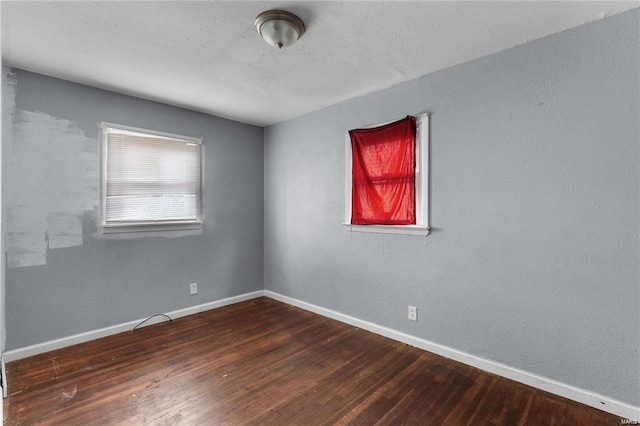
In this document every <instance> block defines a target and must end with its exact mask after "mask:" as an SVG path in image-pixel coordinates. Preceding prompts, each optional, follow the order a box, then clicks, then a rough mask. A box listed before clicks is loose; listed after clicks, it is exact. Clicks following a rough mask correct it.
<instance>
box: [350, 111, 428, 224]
mask: <svg viewBox="0 0 640 426" xmlns="http://www.w3.org/2000/svg"><path fill="white" fill-rule="evenodd" d="M349 136H351V153H352V168H351V170H352V183H351V223H352V224H354V225H376V224H377V225H415V223H416V209H415V169H416V159H415V138H416V119H415V117H411V116H407V117H406V118H404V119H402V120H399V121H396V122H393V123H390V124H386V125H384V126H380V127H376V128H373V129H357V130H351V131H350V132H349Z"/></svg>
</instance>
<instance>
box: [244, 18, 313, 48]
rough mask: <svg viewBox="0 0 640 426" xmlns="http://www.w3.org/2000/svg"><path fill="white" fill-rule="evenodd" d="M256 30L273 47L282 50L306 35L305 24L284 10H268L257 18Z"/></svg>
mask: <svg viewBox="0 0 640 426" xmlns="http://www.w3.org/2000/svg"><path fill="white" fill-rule="evenodd" d="M256 30H258V32H259V33H260V35H261V36H262V38H263V39H264V40H265V41H266V42H267V43H269V44H270V45H271V46H274V47H277V48H279V49H282V48H283V47H288V46H291V45H292V44H293V43H295V42H296V41H297V40H298V39H299V38H300V37H302V34H304V30H305V28H304V22H302V19H300V18H298V17H297V16H296V15H294V14H293V13H289V12H286V11H284V10H268V11H266V12H262V13H261V14H260V15H258V16H257V17H256Z"/></svg>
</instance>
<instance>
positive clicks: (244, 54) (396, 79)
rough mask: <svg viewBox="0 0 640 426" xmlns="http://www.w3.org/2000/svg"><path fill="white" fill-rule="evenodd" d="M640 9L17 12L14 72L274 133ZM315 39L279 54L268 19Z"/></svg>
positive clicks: (189, 7) (204, 7)
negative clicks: (280, 16)
mask: <svg viewBox="0 0 640 426" xmlns="http://www.w3.org/2000/svg"><path fill="white" fill-rule="evenodd" d="M639 6H640V2H638V1H634V2H608V1H605V2H522V1H514V2H484V1H474V2H454V1H448V2H428V1H414V2H394V1H385V2H302V1H297V2H273V1H229V2H221V1H206V2H205V1H199V2H188V1H155V2H129V1H127V2H121V1H102V2H87V1H83V2H67V1H60V2H58V1H47V2H7V1H3V2H2V3H1V5H0V8H1V9H0V13H1V19H2V21H1V23H2V59H3V61H4V63H5V64H7V65H10V66H14V67H18V68H22V69H26V70H29V71H34V72H37V73H41V74H45V75H50V76H54V77H59V78H62V79H66V80H71V81H76V82H79V83H83V84H88V85H91V86H96V87H100V88H104V89H108V90H112V91H115V92H120V93H125V94H130V95H133V96H138V97H141V98H145V99H151V100H154V101H159V102H163V103H166V104H170V105H176V106H180V107H184V108H188V109H192V110H196V111H202V112H205V113H209V114H214V115H218V116H221V117H227V118H231V119H234V120H238V121H242V122H245V123H251V124H256V125H259V126H267V125H270V124H274V123H278V122H281V121H284V120H287V119H290V118H293V117H296V116H299V115H302V114H305V113H308V112H311V111H314V110H318V109H320V108H323V107H326V106H329V105H332V104H335V103H338V102H341V101H343V100H346V99H350V98H353V97H356V96H360V95H363V94H367V93H371V92H374V91H377V90H380V89H383V88H386V87H390V86H393V85H396V84H398V83H401V82H403V81H407V80H411V79H414V78H416V77H419V76H421V75H424V74H428V73H432V72H435V71H438V70H441V69H444V68H447V67H450V66H452V65H456V64H459V63H463V62H467V61H470V60H472V59H475V58H479V57H482V56H485V55H488V54H491V53H495V52H499V51H501V50H504V49H508V48H510V47H512V46H516V45H519V44H522V43H526V42H528V41H531V40H534V39H537V38H540V37H544V36H546V35H549V34H552V33H556V32H558V31H562V30H565V29H568V28H572V27H575V26H578V25H581V24H584V23H587V22H590V21H594V20H598V19H602V18H604V17H606V16H610V15H614V14H617V13H620V12H623V11H625V10H629V9H632V8H635V7H639ZM274 8H277V9H284V10H287V11H290V12H293V13H295V14H297V15H298V16H300V17H301V18H302V19H303V21H304V22H305V24H306V27H307V31H306V33H305V34H304V36H303V37H302V38H301V39H300V40H299V41H298V43H296V44H295V45H293V46H291V47H289V48H285V49H282V50H278V49H276V48H273V47H271V46H269V45H267V44H266V43H265V42H264V41H263V40H262V39H261V38H260V36H259V35H258V34H257V32H256V30H255V27H254V20H255V17H256V16H257V15H258V14H259V13H260V12H263V11H265V10H268V9H274Z"/></svg>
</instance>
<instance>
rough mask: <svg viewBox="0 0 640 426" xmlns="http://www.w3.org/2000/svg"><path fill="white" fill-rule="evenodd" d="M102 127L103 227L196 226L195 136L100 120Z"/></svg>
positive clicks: (198, 157) (198, 181)
mask: <svg viewBox="0 0 640 426" xmlns="http://www.w3.org/2000/svg"><path fill="white" fill-rule="evenodd" d="M102 128H103V133H104V135H103V153H104V162H103V188H102V189H103V199H102V202H103V203H102V213H103V221H102V226H103V231H106V232H109V231H110V230H111V231H112V232H113V231H114V230H115V231H116V232H117V230H118V229H119V230H120V231H131V230H144V229H146V228H147V227H154V229H155V228H160V229H166V228H167V227H168V226H172V227H177V228H178V229H183V228H184V227H188V226H194V225H196V226H199V225H201V214H200V201H201V188H202V182H201V174H202V173H201V170H202V166H201V161H202V160H201V157H202V144H201V140H200V139H194V138H188V137H183V136H177V135H169V134H163V133H157V132H151V131H147V130H142V129H133V128H130V127H124V126H117V125H112V124H104V123H103V125H102ZM138 227H144V228H142V229H135V228H138Z"/></svg>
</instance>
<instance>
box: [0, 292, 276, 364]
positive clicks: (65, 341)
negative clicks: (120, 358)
mask: <svg viewBox="0 0 640 426" xmlns="http://www.w3.org/2000/svg"><path fill="white" fill-rule="evenodd" d="M262 296H264V291H263V290H258V291H254V292H252V293H245V294H241V295H239V296H233V297H227V298H226V299H220V300H215V301H213V302H208V303H203V304H202V305H196V306H190V307H188V308H184V309H178V310H177V311H173V312H167V313H166V315H168V316H170V317H171V318H173V319H176V318H180V317H185V316H187V315H192V314H197V313H198V312H203V311H207V310H209V309H215V308H220V307H222V306H227V305H233V304H234V303H239V302H244V301H245V300H250V299H255V298H257V297H262ZM142 321H144V318H141V319H138V320H135V321H129V322H125V323H122V324H117V325H112V326H111V327H105V328H101V329H98V330H92V331H87V332H85V333H80V334H75V335H73V336H68V337H63V338H61V339H56V340H51V341H49V342H44V343H38V344H37V345H32V346H27V347H25V348H20V349H13V350H10V351H7V352H5V353H4V358H5V360H6V361H7V362H10V361H15V360H18V359H22V358H26V357H29V356H32V355H38V354H41V353H44V352H49V351H53V350H55V349H60V348H64V347H67V346H71V345H75V344H78V343H83V342H88V341H89V340H94V339H99V338H101V337H106V336H111V335H112V334H118V333H122V332H123V331H130V330H131V329H132V328H133V327H135V326H136V325H138V324H140V322H142ZM163 321H166V318H164V317H155V318H152V319H150V320H149V321H147V322H145V323H144V325H143V326H144V327H146V326H148V325H152V324H157V323H159V322H163Z"/></svg>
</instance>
